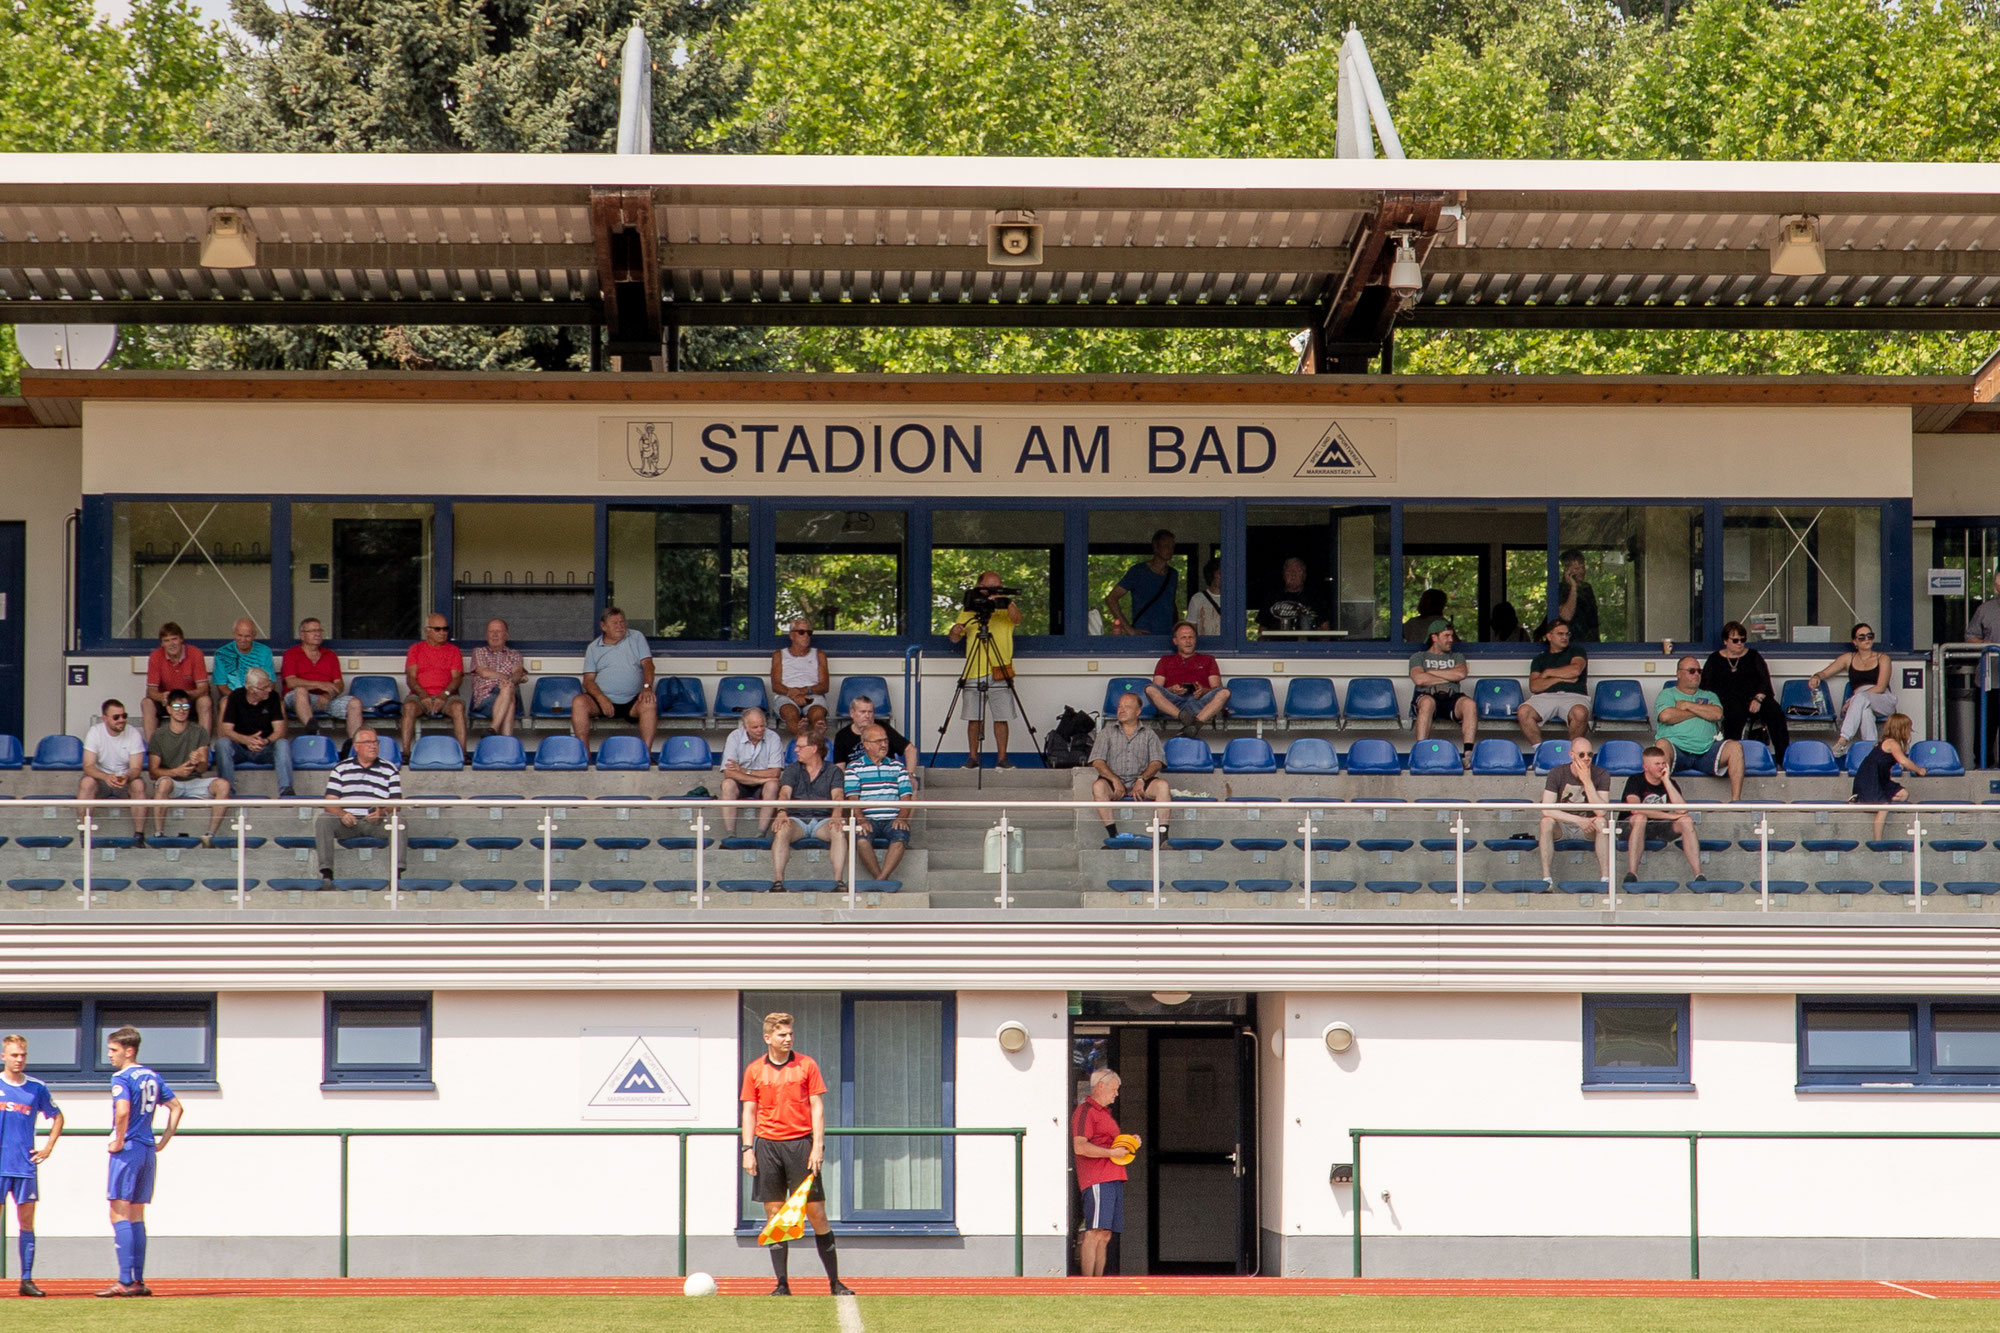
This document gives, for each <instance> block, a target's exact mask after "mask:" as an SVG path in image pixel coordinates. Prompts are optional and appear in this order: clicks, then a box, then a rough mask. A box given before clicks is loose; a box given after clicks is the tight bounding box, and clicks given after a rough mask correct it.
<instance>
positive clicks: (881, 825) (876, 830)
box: [861, 815, 910, 842]
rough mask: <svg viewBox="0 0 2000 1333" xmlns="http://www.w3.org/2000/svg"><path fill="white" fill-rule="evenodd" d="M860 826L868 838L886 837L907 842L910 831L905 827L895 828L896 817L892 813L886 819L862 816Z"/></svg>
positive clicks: (893, 840) (891, 840) (892, 840)
mask: <svg viewBox="0 0 2000 1333" xmlns="http://www.w3.org/2000/svg"><path fill="white" fill-rule="evenodd" d="M861 827H862V828H863V830H865V831H866V832H867V834H868V836H869V837H870V838H887V839H888V840H889V841H890V842H908V841H909V840H910V831H909V830H908V829H906V828H897V827H896V817H895V816H894V815H890V816H889V817H888V818H887V819H868V818H864V819H863V820H862V821H861Z"/></svg>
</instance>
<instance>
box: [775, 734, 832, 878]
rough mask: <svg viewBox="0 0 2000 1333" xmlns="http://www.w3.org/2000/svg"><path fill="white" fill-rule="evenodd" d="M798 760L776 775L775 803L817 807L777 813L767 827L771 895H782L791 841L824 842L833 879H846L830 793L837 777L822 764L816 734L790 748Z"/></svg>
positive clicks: (822, 752)
mask: <svg viewBox="0 0 2000 1333" xmlns="http://www.w3.org/2000/svg"><path fill="white" fill-rule="evenodd" d="M793 749H794V752H795V753H796V754H797V755H798V758H797V759H795V760H793V761H792V762H791V763H789V764H786V765H785V769H784V772H782V773H780V774H779V775H778V799H779V800H781V801H813V802H819V803H820V804H814V805H810V806H797V807H794V808H792V809H789V810H780V811H778V817H777V819H776V820H775V821H773V823H772V825H771V873H772V876H773V879H772V882H771V892H773V893H783V892H784V891H785V863H786V862H787V861H789V860H791V856H792V840H793V839H795V838H824V839H826V840H827V843H828V845H829V846H830V847H831V848H832V851H833V877H834V878H835V879H844V878H846V868H847V867H846V862H847V840H846V839H845V838H841V837H836V836H835V830H834V826H833V792H834V788H835V787H836V786H838V785H839V783H840V774H839V772H838V770H836V769H835V768H834V766H833V765H832V764H829V763H827V762H826V741H825V740H824V739H823V738H822V737H821V736H819V735H818V734H816V733H813V732H808V733H807V734H805V735H803V736H800V737H799V738H798V740H797V741H796V742H795V744H794V746H793Z"/></svg>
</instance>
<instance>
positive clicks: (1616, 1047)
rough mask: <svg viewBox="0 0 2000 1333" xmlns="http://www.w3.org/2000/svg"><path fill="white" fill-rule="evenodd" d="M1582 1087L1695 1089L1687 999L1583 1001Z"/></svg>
mask: <svg viewBox="0 0 2000 1333" xmlns="http://www.w3.org/2000/svg"><path fill="white" fill-rule="evenodd" d="M1583 1086H1584V1087H1585V1088H1586V1089H1588V1090H1591V1091H1597V1092H1615V1091H1620V1090H1633V1091H1647V1092H1658V1091H1662V1090H1673V1089H1683V1090H1686V1089H1692V1088H1693V1087H1694V1078H1693V1075H1692V1072H1691V1069H1690V1063H1689V1043H1688V997H1687V996H1685V995H1586V996H1584V997H1583Z"/></svg>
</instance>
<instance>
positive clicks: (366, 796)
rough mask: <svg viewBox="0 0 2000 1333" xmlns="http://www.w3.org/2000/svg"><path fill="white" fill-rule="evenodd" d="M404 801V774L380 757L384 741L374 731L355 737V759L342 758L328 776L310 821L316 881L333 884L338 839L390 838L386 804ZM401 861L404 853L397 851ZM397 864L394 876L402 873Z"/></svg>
mask: <svg viewBox="0 0 2000 1333" xmlns="http://www.w3.org/2000/svg"><path fill="white" fill-rule="evenodd" d="M402 798H403V775H402V774H401V773H400V772H398V771H397V769H396V766H395V765H394V764H391V763H389V762H387V761H386V760H384V759H383V758H382V738H381V737H379V736H377V735H376V734H375V729H374V728H373V727H363V728H362V729H361V730H360V731H357V732H355V733H354V754H353V757H351V758H348V759H343V760H341V761H340V762H339V763H337V764H335V765H334V766H333V771H332V772H331V773H328V774H327V775H326V808H325V810H323V811H322V812H321V813H320V816H319V818H318V819H316V820H314V821H313V840H314V841H315V842H316V843H317V844H318V845H319V877H320V879H321V881H322V882H323V887H326V888H331V887H332V886H333V847H334V842H335V840H336V839H339V838H382V839H384V840H387V839H388V837H389V806H388V802H390V801H399V800H401V799H402ZM396 854H397V856H398V857H399V858H400V857H401V856H402V849H401V848H400V847H399V848H398V849H397V852H396ZM403 870H404V867H403V866H402V865H400V864H399V865H398V866H397V867H396V873H397V874H399V875H400V874H401V873H403Z"/></svg>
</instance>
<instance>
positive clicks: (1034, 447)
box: [1014, 426, 1056, 476]
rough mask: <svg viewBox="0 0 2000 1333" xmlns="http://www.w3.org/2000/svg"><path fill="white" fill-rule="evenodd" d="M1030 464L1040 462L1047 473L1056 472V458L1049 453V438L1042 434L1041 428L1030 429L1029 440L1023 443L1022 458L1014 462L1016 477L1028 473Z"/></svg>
mask: <svg viewBox="0 0 2000 1333" xmlns="http://www.w3.org/2000/svg"><path fill="white" fill-rule="evenodd" d="M1030 462H1039V463H1040V464H1041V465H1042V470H1043V471H1045V472H1050V473H1053V472H1054V471H1055V470H1056V460H1055V457H1054V455H1052V454H1051V453H1050V452H1049V437H1048V436H1046V435H1044V434H1042V428H1041V427H1040V426H1030V427H1028V438H1027V439H1025V440H1023V441H1021V456H1020V457H1019V458H1017V459H1015V460H1014V473H1015V475H1016V476H1018V475H1020V474H1021V473H1023V472H1026V471H1027V470H1028V464H1029V463H1030Z"/></svg>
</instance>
